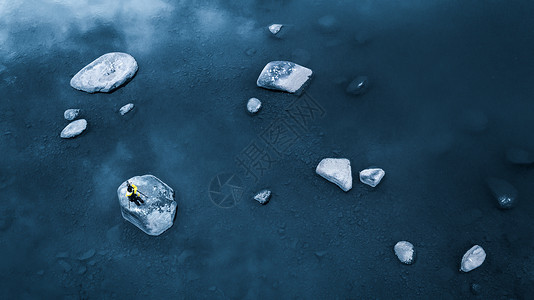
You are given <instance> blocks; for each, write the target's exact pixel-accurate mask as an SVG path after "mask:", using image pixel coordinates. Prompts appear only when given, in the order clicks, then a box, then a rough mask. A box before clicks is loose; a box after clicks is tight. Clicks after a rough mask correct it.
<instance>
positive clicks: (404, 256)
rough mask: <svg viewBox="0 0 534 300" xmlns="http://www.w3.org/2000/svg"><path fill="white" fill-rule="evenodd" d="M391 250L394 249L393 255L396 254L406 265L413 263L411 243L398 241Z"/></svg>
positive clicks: (413, 255) (413, 252) (413, 249)
mask: <svg viewBox="0 0 534 300" xmlns="http://www.w3.org/2000/svg"><path fill="white" fill-rule="evenodd" d="M393 250H394V251H395V255H397V257H398V258H399V260H400V261H401V262H402V263H404V264H407V265H411V264H413V262H414V260H415V248H414V247H413V245H412V243H410V242H407V241H400V242H398V243H397V244H395V247H393Z"/></svg>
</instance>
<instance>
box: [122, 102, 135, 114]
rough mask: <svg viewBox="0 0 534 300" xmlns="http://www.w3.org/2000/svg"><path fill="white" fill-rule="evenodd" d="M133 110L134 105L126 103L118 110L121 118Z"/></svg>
mask: <svg viewBox="0 0 534 300" xmlns="http://www.w3.org/2000/svg"><path fill="white" fill-rule="evenodd" d="M133 108H134V104H133V103H128V104H126V105H124V106H123V107H121V108H120V109H119V113H120V114H121V116H124V115H125V114H127V113H128V112H130V111H131V110H132V109H133Z"/></svg>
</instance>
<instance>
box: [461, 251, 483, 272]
mask: <svg viewBox="0 0 534 300" xmlns="http://www.w3.org/2000/svg"><path fill="white" fill-rule="evenodd" d="M485 259H486V252H485V251H484V249H482V247H480V246H479V245H475V246H473V247H472V248H471V249H469V250H467V252H466V253H465V254H464V256H463V257H462V263H461V266H460V271H462V272H469V271H472V270H474V269H476V268H478V267H480V266H481V265H482V263H483V262H484V260H485Z"/></svg>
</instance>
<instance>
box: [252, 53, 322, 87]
mask: <svg viewBox="0 0 534 300" xmlns="http://www.w3.org/2000/svg"><path fill="white" fill-rule="evenodd" d="M312 74H313V72H312V70H310V69H308V68H306V67H303V66H301V65H297V64H296V63H293V62H289V61H272V62H270V63H268V64H267V65H266V66H265V67H264V68H263V70H262V71H261V74H260V76H259V77H258V80H257V81H256V84H257V85H258V86H259V87H262V88H266V89H270V90H279V91H285V92H289V93H296V92H300V91H302V89H303V86H304V85H305V84H306V83H307V82H308V81H309V80H310V78H311V76H312Z"/></svg>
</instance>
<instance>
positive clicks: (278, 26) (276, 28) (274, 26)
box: [269, 24, 284, 35]
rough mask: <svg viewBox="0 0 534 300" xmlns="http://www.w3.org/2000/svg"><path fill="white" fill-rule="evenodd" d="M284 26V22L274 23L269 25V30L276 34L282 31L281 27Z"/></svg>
mask: <svg viewBox="0 0 534 300" xmlns="http://www.w3.org/2000/svg"><path fill="white" fill-rule="evenodd" d="M283 26H284V25H282V24H272V25H270V26H269V31H270V32H271V33H272V34H275V35H276V34H277V33H278V32H279V31H280V29H282V27H283Z"/></svg>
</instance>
